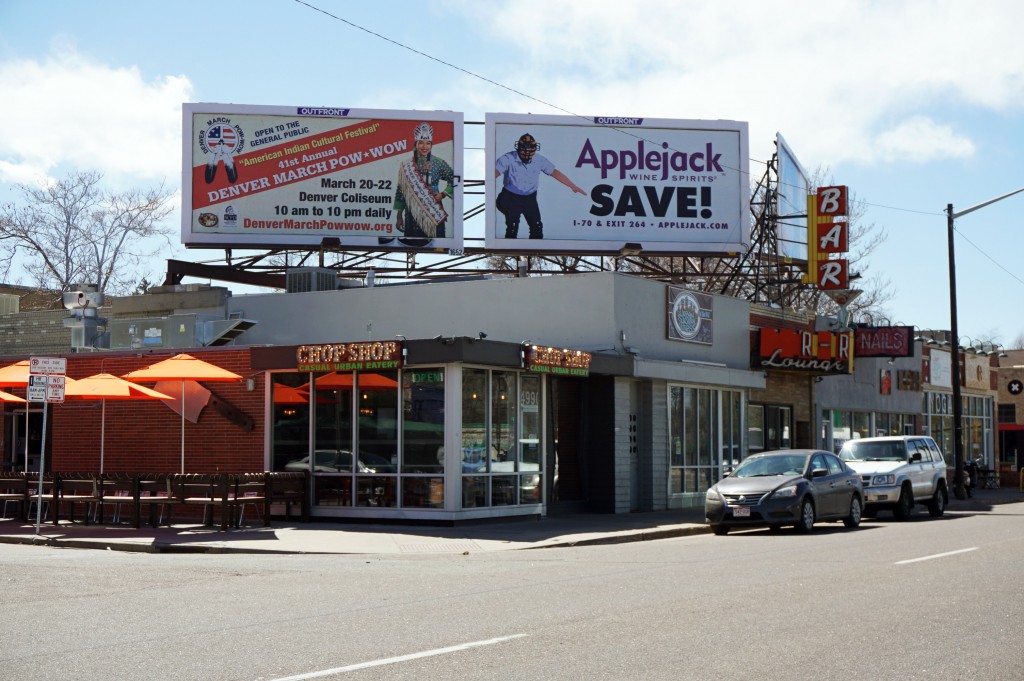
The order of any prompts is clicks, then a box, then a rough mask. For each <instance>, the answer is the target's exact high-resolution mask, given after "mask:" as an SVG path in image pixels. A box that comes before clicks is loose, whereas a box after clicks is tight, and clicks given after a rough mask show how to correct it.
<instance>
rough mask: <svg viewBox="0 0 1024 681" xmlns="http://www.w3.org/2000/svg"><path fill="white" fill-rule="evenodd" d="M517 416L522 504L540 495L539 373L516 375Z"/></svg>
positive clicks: (537, 501)
mask: <svg viewBox="0 0 1024 681" xmlns="http://www.w3.org/2000/svg"><path fill="white" fill-rule="evenodd" d="M520 388H521V390H520V409H521V418H520V419H519V423H520V431H519V456H520V459H519V470H520V475H519V499H520V503H524V504H539V503H540V502H541V501H542V499H541V489H542V485H541V478H540V470H541V460H540V457H541V446H540V432H541V424H542V423H543V421H542V419H541V412H540V404H541V394H540V393H541V380H540V376H535V375H532V374H523V375H522V377H521V378H520Z"/></svg>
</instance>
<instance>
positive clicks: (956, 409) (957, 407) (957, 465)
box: [946, 203, 967, 499]
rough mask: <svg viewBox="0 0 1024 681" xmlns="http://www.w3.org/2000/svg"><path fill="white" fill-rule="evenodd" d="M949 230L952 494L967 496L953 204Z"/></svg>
mask: <svg viewBox="0 0 1024 681" xmlns="http://www.w3.org/2000/svg"><path fill="white" fill-rule="evenodd" d="M946 225H947V227H948V231H949V333H950V336H951V337H950V339H949V348H950V354H951V355H952V360H953V377H952V379H953V466H954V471H955V472H954V473H953V494H954V496H955V497H956V498H957V499H966V498H967V489H966V488H965V487H964V442H963V411H964V405H963V400H962V398H961V397H960V336H959V335H958V330H957V323H956V258H955V256H954V252H953V204H951V203H950V204H947V205H946Z"/></svg>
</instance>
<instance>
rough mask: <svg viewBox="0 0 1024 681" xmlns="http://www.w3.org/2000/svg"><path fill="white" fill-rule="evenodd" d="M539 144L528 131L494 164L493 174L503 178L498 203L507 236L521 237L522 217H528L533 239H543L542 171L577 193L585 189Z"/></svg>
mask: <svg viewBox="0 0 1024 681" xmlns="http://www.w3.org/2000/svg"><path fill="white" fill-rule="evenodd" d="M538 150H540V145H539V144H537V140H536V139H534V137H533V135H531V134H529V133H526V134H524V135H522V136H521V137H520V138H519V139H518V140H517V141H516V143H515V149H514V151H510V152H508V153H506V154H502V155H501V156H499V157H498V161H497V163H496V164H495V169H494V176H495V177H502V178H503V179H502V188H501V192H500V193H499V194H498V198H497V200H496V201H495V206H496V207H497V209H498V210H499V211H501V213H502V214H503V215H504V216H505V238H506V239H515V238H517V237H518V236H519V218H520V216H522V217H524V218H526V224H527V225H529V227H530V238H531V239H543V238H544V225H543V223H542V222H541V216H540V206H539V205H538V204H537V189H538V186H539V184H540V174H541V173H544V174H545V175H550V176H551V177H552V178H554V179H556V180H558V181H559V182H561V183H562V184H564V185H565V186H566V187H568V188H569V189H571V190H573V191H574V192H576V193H577V194H586V192H585V191H584V190H583V189H581V188H580V187H579V186H577V185H576V184H575V183H574V182H573V181H572V180H570V179H569V178H568V177H566V176H565V173H563V172H562V171H560V170H557V169H556V168H555V164H554V163H552V162H551V161H550V160H548V158H547V157H545V156H541V155H540V154H538V153H537V151H538Z"/></svg>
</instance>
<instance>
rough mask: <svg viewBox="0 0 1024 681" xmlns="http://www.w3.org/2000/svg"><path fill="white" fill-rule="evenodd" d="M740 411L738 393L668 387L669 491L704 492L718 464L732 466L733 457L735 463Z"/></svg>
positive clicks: (715, 476)
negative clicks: (718, 454) (719, 454)
mask: <svg viewBox="0 0 1024 681" xmlns="http://www.w3.org/2000/svg"><path fill="white" fill-rule="evenodd" d="M720 404H721V407H720V406H719V405H720ZM720 413H721V418H719V414H720ZM741 414H742V396H741V395H740V393H738V392H734V391H719V390H712V389H709V388H691V387H684V386H671V387H670V388H669V434H670V443H671V451H670V459H669V463H670V470H669V493H670V494H697V493H700V492H704V491H705V490H707V488H708V487H710V486H711V485H712V484H713V483H714V482H715V481H716V480H717V479H718V476H719V470H720V468H721V467H723V466H724V467H728V466H730V465H733V463H732V458H733V456H735V458H736V459H737V462H738V459H739V451H740V442H739V438H740V433H742V432H743V431H742V428H743V425H742V423H741V422H740V415H741ZM748 432H750V431H748ZM716 452H720V453H721V457H720V458H719V456H717V455H716Z"/></svg>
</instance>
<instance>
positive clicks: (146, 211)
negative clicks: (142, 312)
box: [0, 170, 171, 293]
mask: <svg viewBox="0 0 1024 681" xmlns="http://www.w3.org/2000/svg"><path fill="white" fill-rule="evenodd" d="M102 179H103V176H102V175H101V174H100V173H97V172H89V171H79V170H74V171H72V172H70V173H69V174H68V176H67V178H65V179H63V180H59V181H53V182H50V183H48V184H47V185H45V186H43V187H34V186H29V185H18V190H19V191H20V192H21V194H22V198H23V201H22V205H21V206H18V205H16V204H14V203H9V204H4V205H2V206H0V272H2V273H3V274H4V276H5V277H6V278H8V279H9V278H10V277H11V276H12V274H15V272H16V269H17V268H19V267H20V269H21V270H23V271H24V272H25V273H27V274H28V276H30V277H31V278H32V279H33V283H34V284H35V285H37V286H39V287H40V288H48V289H54V290H60V291H66V290H68V288H69V287H71V286H72V285H73V284H77V283H81V282H86V283H90V284H95V285H96V286H97V287H98V289H99V290H100V291H107V292H109V293H124V292H130V291H131V289H132V287H133V286H135V285H136V283H137V282H138V281H139V279H140V276H139V273H138V272H137V269H138V267H139V266H140V264H141V263H142V262H143V261H144V260H145V259H147V258H150V257H153V256H156V255H157V254H158V253H159V252H160V251H161V248H162V247H163V246H164V245H167V246H169V245H170V239H169V234H170V230H169V229H168V228H166V227H162V226H161V225H160V221H161V220H163V219H164V218H165V217H167V215H168V214H169V213H170V212H171V206H170V198H171V193H170V192H168V191H166V190H165V189H164V186H163V185H162V184H161V185H160V186H159V187H156V188H151V189H147V190H139V189H130V190H128V191H125V192H122V193H108V192H105V191H103V189H102V188H101V186H100V181H101V180H102Z"/></svg>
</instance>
